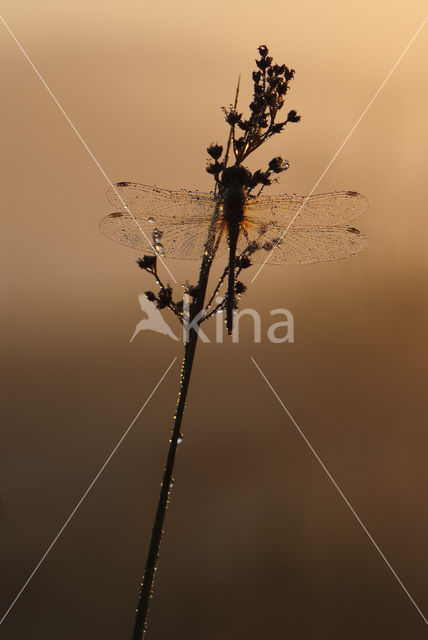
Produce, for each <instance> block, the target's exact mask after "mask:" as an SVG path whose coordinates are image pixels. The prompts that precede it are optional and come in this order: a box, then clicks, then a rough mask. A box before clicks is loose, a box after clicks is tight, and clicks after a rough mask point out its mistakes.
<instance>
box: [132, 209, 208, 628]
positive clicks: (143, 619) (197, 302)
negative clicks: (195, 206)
mask: <svg viewBox="0 0 428 640" xmlns="http://www.w3.org/2000/svg"><path fill="white" fill-rule="evenodd" d="M216 220H217V218H216V216H214V219H213V222H212V224H211V228H210V231H209V234H208V239H207V243H206V250H205V253H204V257H203V259H202V264H201V269H200V273H199V282H198V294H197V297H196V298H195V299H194V301H193V304H192V305H191V317H193V318H194V317H195V316H197V315H198V313H199V312H200V311H201V310H202V309H203V306H204V302H205V294H206V290H207V285H208V278H209V273H210V269H211V264H212V261H213V259H214V253H215V249H216V247H217V245H216V244H215V243H214V240H215V235H216ZM213 247H214V249H213ZM197 342H198V333H197V331H194V330H193V329H191V330H190V331H189V336H188V342H186V343H185V346H184V357H183V362H182V366H181V380H180V388H179V392H178V400H177V408H176V412H175V416H174V424H173V428H172V433H171V439H170V445H169V449H168V456H167V459H166V464H165V470H164V474H163V479H162V484H161V490H160V494H159V500H158V505H157V509H156V515H155V519H154V523H153V529H152V536H151V539H150V545H149V551H148V554H147V560H146V566H145V569H144V577H143V580H142V582H141V591H140V597H139V600H138V608H137V614H136V618H135V625H134V632H133V634H132V640H141V638H143V637H144V635H145V632H146V630H147V619H148V614H149V604H150V598H151V596H152V593H153V583H154V578H155V573H156V570H157V563H158V559H159V548H160V543H161V539H162V534H163V523H164V520H165V514H166V509H167V507H168V502H169V499H170V494H171V487H172V474H173V471H174V462H175V455H176V452H177V446H178V440H179V438H180V436H181V432H180V429H181V422H182V419H183V414H184V408H185V406H186V398H187V391H188V389H189V384H190V374H191V371H192V365H193V360H194V357H195V351H196V345H197Z"/></svg>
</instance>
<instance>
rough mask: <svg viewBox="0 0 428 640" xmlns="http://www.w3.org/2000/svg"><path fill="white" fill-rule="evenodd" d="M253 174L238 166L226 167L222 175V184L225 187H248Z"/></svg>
mask: <svg viewBox="0 0 428 640" xmlns="http://www.w3.org/2000/svg"><path fill="white" fill-rule="evenodd" d="M250 178H251V173H250V172H249V171H248V169H246V168H245V167H243V166H241V165H236V166H234V167H226V169H225V170H224V171H223V173H222V174H221V183H222V184H223V185H224V186H225V187H229V186H240V187H245V186H248V184H249V182H250Z"/></svg>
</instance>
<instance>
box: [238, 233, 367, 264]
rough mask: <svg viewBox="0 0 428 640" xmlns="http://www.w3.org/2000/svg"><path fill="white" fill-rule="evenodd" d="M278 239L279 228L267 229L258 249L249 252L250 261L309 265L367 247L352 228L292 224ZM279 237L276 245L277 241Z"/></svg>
mask: <svg viewBox="0 0 428 640" xmlns="http://www.w3.org/2000/svg"><path fill="white" fill-rule="evenodd" d="M280 238H281V228H280V227H279V226H278V227H277V228H276V229H273V228H270V229H269V231H268V232H266V234H264V235H263V236H261V237H259V240H258V245H259V247H260V249H259V250H258V251H256V252H255V253H253V254H252V255H251V260H252V262H265V260H267V262H268V264H277V265H283V264H289V265H293V264H294V265H296V264H309V263H312V262H326V261H329V260H339V259H341V258H349V257H350V256H354V255H356V254H357V253H360V251H363V250H364V249H366V247H367V239H366V237H365V236H364V235H363V234H362V233H361V232H360V231H358V230H357V229H354V228H353V227H333V226H331V227H326V226H318V227H309V226H308V227H301V228H300V229H298V228H294V227H293V226H292V227H290V229H289V230H288V231H287V233H286V234H285V235H284V236H283V238H282V240H280ZM279 240H280V242H279V244H277V243H278V241H279Z"/></svg>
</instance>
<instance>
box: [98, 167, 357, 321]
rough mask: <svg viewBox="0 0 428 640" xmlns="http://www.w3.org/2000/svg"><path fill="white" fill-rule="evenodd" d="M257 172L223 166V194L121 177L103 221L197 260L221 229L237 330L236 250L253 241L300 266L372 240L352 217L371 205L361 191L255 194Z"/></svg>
mask: <svg viewBox="0 0 428 640" xmlns="http://www.w3.org/2000/svg"><path fill="white" fill-rule="evenodd" d="M250 178H251V174H250V172H249V171H248V170H247V169H245V168H244V167H243V166H242V165H239V164H237V165H234V166H230V167H227V168H226V169H224V170H223V173H222V176H221V181H220V184H219V189H218V193H201V192H199V191H185V190H180V191H168V190H166V189H159V188H158V187H149V186H145V185H142V184H136V183H134V182H119V183H118V184H117V185H116V187H115V189H110V190H109V192H108V194H107V197H108V199H109V201H110V202H111V203H112V204H113V205H114V207H115V208H117V211H116V212H115V213H111V214H110V215H108V216H107V217H105V218H104V219H103V220H102V221H101V224H100V230H101V232H102V233H103V234H105V235H106V236H107V237H109V238H111V239H112V240H115V241H116V242H120V243H121V244H124V245H127V246H128V247H132V248H134V249H140V250H144V251H145V252H150V253H157V254H159V255H162V256H165V257H168V258H180V259H198V258H201V257H202V256H203V254H204V252H206V251H207V242H208V238H209V237H210V234H211V236H212V229H213V228H214V231H215V233H214V235H215V240H214V244H215V247H216V252H215V255H216V257H218V256H221V255H223V254H224V253H226V251H228V252H229V273H228V286H227V294H226V325H227V330H228V332H229V333H231V331H232V327H233V310H234V307H235V265H236V257H237V256H238V255H239V254H241V253H242V252H245V251H246V250H248V248H250V253H251V256H250V257H251V261H252V262H264V261H265V260H266V258H267V256H268V254H269V253H270V252H271V251H272V249H274V251H273V252H272V253H271V254H270V256H269V263H270V264H276V265H297V264H308V263H313V262H323V261H327V260H338V259H340V258H346V257H349V256H353V255H355V254H357V253H359V252H360V251H362V250H363V249H365V248H366V246H367V240H366V238H365V236H364V235H363V234H362V233H360V231H358V229H355V228H354V227H351V226H349V224H348V223H349V222H350V221H352V220H353V219H354V218H356V217H357V216H359V215H361V214H363V213H364V212H365V211H366V210H367V207H368V202H367V199H366V198H365V197H364V196H362V195H360V194H359V193H356V192H355V191H337V192H333V193H325V194H321V195H313V196H309V197H307V196H296V195H279V196H265V195H259V196H251V195H249V187H248V184H249V181H250ZM123 203H125V205H126V206H124V204H123ZM303 205H304V206H303ZM297 212H299V213H298V215H297V216H296V214H297ZM131 214H132V215H131ZM294 217H295V220H293V218H294ZM292 221H293V222H292ZM291 222H292V224H291V226H290V228H289V229H288V230H287V232H286V233H285V234H284V231H285V230H286V229H287V227H288V226H289V225H290V223H291ZM142 232H143V233H142ZM283 234H284V235H283ZM211 242H212V241H211Z"/></svg>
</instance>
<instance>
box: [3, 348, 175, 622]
mask: <svg viewBox="0 0 428 640" xmlns="http://www.w3.org/2000/svg"><path fill="white" fill-rule="evenodd" d="M176 360H177V356H175V358H173V360H172V361H171V364H170V365H169V367H168V368H167V369H166V371H165V372H164V374H163V375H162V377H161V378H160V380H159V381H158V383H157V384H156V386H155V387H154V389H153V391H152V392H151V393H150V395H149V396H148V398H147V400H146V401H145V403H144V404H143V406H142V407H141V409H140V410H139V411H138V413H137V415H136V416H135V418H134V419H133V420H132V422H131V424H130V425H129V427H128V428H127V429H126V431H125V433H124V434H123V436H122V437H121V438H120V440H119V442H118V443H117V444H116V446H115V447H114V449H113V451H112V452H111V453H110V455H109V456H108V458H107V460H106V461H105V462H104V464H103V465H102V467H101V469H100V470H99V471H98V473H97V475H96V476H95V478H94V479H93V480H92V482H91V484H90V485H89V487H88V488H87V489H86V491H85V493H84V494H83V495H82V497H81V498H80V500H79V502H78V503H77V504H76V506H75V507H74V509H73V511H72V512H71V513H70V515H69V516H68V518H67V520H66V521H65V522H64V524H63V525H62V527H61V529H60V530H59V531H58V533H57V534H56V536H55V538H54V539H53V540H52V542H51V543H50V545H49V547H48V548H47V549H46V551H45V552H44V554H43V555H42V557H41V558H40V560H39V562H38V563H37V564H36V566H35V567H34V569H33V571H32V572H31V573H30V575H29V576H28V578H27V580H26V581H25V582H24V584H23V586H22V587H21V589H20V590H19V592H18V594H17V595H16V597H15V598H14V600H13V601H12V603H11V604H10V606H9V608H8V610H7V611H6V613H5V614H4V615H3V617H2V619H1V620H0V624H2V623H3V622H4V621H5V619H6V617H7V616H8V615H9V613H10V612H11V610H12V609H13V607H14V606H15V604H16V603H17V601H18V600H19V598H20V597H21V595H22V593H23V591H24V589H25V588H26V587H27V586H28V584H29V582H30V580H31V579H32V578H33V576H34V575H35V573H36V572H37V571H38V569H39V568H40V565H41V564H42V563H43V561H44V560H45V559H46V556H47V555H48V553H49V552H50V551H51V549H52V547H53V546H54V544H55V543H56V542H57V540H58V538H59V537H60V536H61V534H62V533H63V531H64V529H65V528H66V526H67V525H68V524H69V522H70V520H71V519H72V517H73V516H74V514H75V513H76V511H77V510H78V508H79V507H80V505H81V504H82V502H83V501H84V499H85V498H86V496H87V495H88V493H89V492H90V490H91V489H92V487H93V486H94V484H95V483H96V481H97V480H98V478H99V477H100V475H101V474H102V472H103V471H104V469H105V468H106V466H107V465H108V463H109V462H110V460H111V459H112V457H113V456H114V454H115V453H116V451H117V450H118V448H119V447H120V445H121V444H122V442H123V441H124V440H125V438H126V436H127V435H128V433H129V432H130V430H131V429H132V427H133V426H134V424H135V422H136V421H137V420H138V418H139V417H140V415H141V413H142V412H143V410H144V409H145V407H146V406H147V404H148V403H149V402H150V400H151V398H152V396H153V395H154V393H155V392H156V390H157V389H158V387H159V386H160V384H161V383H162V381H163V379H164V378H165V376H166V375H167V373H168V372H169V370H170V369H171V367H172V365H173V364H174V362H175V361H176Z"/></svg>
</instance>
